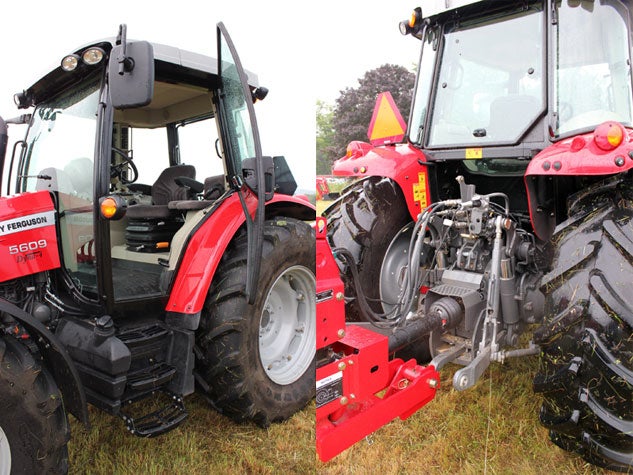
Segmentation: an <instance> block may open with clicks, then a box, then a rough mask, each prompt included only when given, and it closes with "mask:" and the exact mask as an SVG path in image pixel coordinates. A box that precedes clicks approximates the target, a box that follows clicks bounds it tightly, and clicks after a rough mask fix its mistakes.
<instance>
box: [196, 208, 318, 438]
mask: <svg viewBox="0 0 633 475" xmlns="http://www.w3.org/2000/svg"><path fill="white" fill-rule="evenodd" d="M247 251H248V242H247V236H246V234H245V233H243V234H241V235H239V236H238V237H236V238H235V239H234V241H233V242H232V244H231V245H230V246H229V249H227V251H226V253H225V255H224V256H223V258H222V261H221V263H220V265H219V267H218V270H217V271H216V275H215V277H214V281H213V283H212V285H211V288H210V289H209V295H208V297H207V301H206V303H205V306H204V310H203V314H202V318H201V322H200V328H199V330H198V332H197V335H196V356H197V362H196V378H197V381H198V383H199V386H200V387H201V388H202V390H203V392H204V393H205V394H206V396H207V398H208V399H209V401H210V402H211V404H212V405H213V406H214V407H215V408H216V409H218V410H219V411H220V412H221V413H223V414H226V415H227V416H229V417H231V418H232V419H234V420H236V421H238V422H241V421H246V420H252V421H254V422H255V423H257V424H258V425H260V426H262V427H266V426H268V425H269V424H270V423H271V422H278V421H282V420H285V419H287V418H289V417H290V416H292V415H293V414H294V413H295V412H297V411H298V410H300V409H301V408H303V407H304V406H305V405H306V404H307V403H308V402H309V401H310V399H312V398H313V397H314V392H315V351H316V308H315V301H314V296H315V294H316V278H315V259H316V258H315V255H316V248H315V235H314V231H313V230H312V228H311V227H310V226H309V225H308V224H306V223H304V222H302V221H298V220H295V219H292V218H282V217H278V218H276V219H274V220H271V221H266V223H265V224H264V246H263V253H262V261H261V269H260V274H259V282H258V286H257V288H258V292H257V297H256V302H255V303H254V305H248V304H247V302H246V296H245V294H244V291H245V283H246V257H247Z"/></svg>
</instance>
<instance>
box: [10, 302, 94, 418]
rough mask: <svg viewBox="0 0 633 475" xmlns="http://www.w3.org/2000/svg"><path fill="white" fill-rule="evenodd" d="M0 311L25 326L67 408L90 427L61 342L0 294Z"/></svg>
mask: <svg viewBox="0 0 633 475" xmlns="http://www.w3.org/2000/svg"><path fill="white" fill-rule="evenodd" d="M0 312H6V313H8V314H9V315H11V316H12V317H13V318H15V319H16V320H17V321H19V322H20V323H21V324H23V325H24V326H25V327H26V329H27V330H28V331H29V333H30V334H31V337H32V338H33V341H34V342H35V343H37V346H38V347H39V350H40V352H41V353H42V356H43V357H44V364H45V366H46V367H47V369H48V370H49V371H50V372H51V373H52V375H53V378H55V382H56V383H57V386H58V387H59V389H60V391H61V393H62V397H63V398H64V407H65V408H66V411H67V412H70V413H71V414H72V415H73V416H75V417H76V418H77V419H78V420H80V421H81V422H82V423H83V424H84V425H85V426H86V429H89V428H90V422H89V419H88V405H87V402H86V393H85V391H84V387H83V384H82V383H81V380H80V379H79V373H78V372H77V368H76V367H75V364H74V363H73V361H72V359H71V358H70V355H69V354H68V352H67V351H66V349H65V348H64V346H63V345H62V344H61V342H60V341H59V340H58V339H57V337H56V336H55V335H54V334H53V333H52V332H51V331H50V330H49V329H48V328H46V327H45V326H44V325H43V324H42V323H41V322H40V321H39V320H37V319H36V318H35V317H33V316H32V315H29V314H28V313H27V312H25V311H24V310H22V309H21V308H19V307H17V306H15V305H14V304H12V303H11V302H9V301H7V300H5V299H3V298H0Z"/></svg>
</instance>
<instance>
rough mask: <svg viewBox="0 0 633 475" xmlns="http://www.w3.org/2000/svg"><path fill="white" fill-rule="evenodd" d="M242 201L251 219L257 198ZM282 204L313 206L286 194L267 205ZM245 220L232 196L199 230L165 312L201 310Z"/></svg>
mask: <svg viewBox="0 0 633 475" xmlns="http://www.w3.org/2000/svg"><path fill="white" fill-rule="evenodd" d="M244 198H245V202H246V206H247V208H248V211H249V213H250V214H251V216H253V215H254V213H255V210H256V208H257V197H256V196H255V195H254V194H253V193H252V192H250V191H249V190H247V191H246V192H245V193H244ZM281 202H287V203H294V204H297V205H300V206H308V207H312V205H311V204H310V203H309V202H307V201H304V200H302V199H300V198H295V197H292V196H287V195H281V196H280V195H275V196H274V197H273V199H272V200H270V201H268V202H267V203H266V205H271V204H275V203H281ZM245 221H246V218H245V216H244V211H243V210H242V205H241V203H240V199H239V197H238V195H237V193H234V194H232V195H231V196H229V197H228V198H227V199H226V200H224V201H223V202H222V204H221V206H220V207H219V208H218V209H216V210H215V211H214V212H213V214H212V215H211V216H210V217H209V218H208V219H207V220H206V221H205V222H204V223H203V224H202V226H200V228H198V230H197V231H196V232H195V233H194V235H193V236H191V238H190V240H189V243H188V244H187V249H186V250H185V254H184V256H183V258H182V260H181V263H180V266H179V268H178V273H177V275H176V279H175V281H174V285H173V287H172V290H171V293H170V296H169V301H168V302H167V307H166V308H165V310H167V311H168V312H178V313H186V314H193V313H197V312H199V311H200V310H202V306H203V305H204V300H205V298H206V296H207V291H208V290H209V286H210V284H211V280H212V279H213V275H214V274H215V271H216V269H217V267H218V264H219V262H220V259H222V256H223V255H224V252H225V251H226V248H227V247H228V245H229V243H230V242H231V240H232V239H233V237H234V236H235V233H236V232H237V230H238V229H239V228H240V226H242V224H244V222H245Z"/></svg>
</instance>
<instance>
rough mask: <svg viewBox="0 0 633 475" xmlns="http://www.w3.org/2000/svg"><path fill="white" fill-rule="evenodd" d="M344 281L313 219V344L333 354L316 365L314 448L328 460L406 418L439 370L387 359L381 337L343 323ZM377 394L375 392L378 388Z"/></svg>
mask: <svg viewBox="0 0 633 475" xmlns="http://www.w3.org/2000/svg"><path fill="white" fill-rule="evenodd" d="M342 295H343V283H342V281H341V278H340V275H339V270H338V266H337V265H336V262H335V260H334V256H333V255H332V251H331V250H330V247H329V246H328V243H327V240H326V226H325V221H324V220H323V219H319V220H317V348H325V347H329V348H330V349H331V352H330V353H329V354H331V355H336V357H334V358H333V359H332V361H330V362H329V363H327V364H324V365H322V366H320V367H318V368H317V370H316V390H317V391H316V406H317V410H316V419H317V429H316V435H317V453H318V454H319V457H320V459H321V460H323V461H324V462H325V461H327V460H330V459H331V458H332V457H334V456H336V455H337V454H339V453H340V452H342V451H343V450H345V449H347V448H348V447H350V446H351V445H353V444H354V443H356V442H358V441H359V440H360V439H362V438H363V437H365V436H367V435H369V434H371V433H372V432H373V431H375V430H376V429H378V428H379V427H381V426H383V425H385V424H386V423H388V422H389V421H391V420H392V419H394V418H395V417H400V418H401V419H406V418H407V417H409V416H410V415H411V414H413V413H414V412H415V411H417V410H418V409H420V408H421V407H422V406H424V405H425V404H426V403H428V402H429V401H431V400H432V399H433V398H434V397H435V391H436V389H437V388H438V386H439V380H440V379H439V374H438V372H437V371H435V368H434V367H433V366H427V367H423V366H419V365H417V364H416V362H415V360H409V361H407V362H406V363H405V362H403V361H402V360H400V359H394V360H391V361H389V340H388V338H387V337H386V336H383V335H381V334H379V333H376V332H373V331H371V330H368V329H366V328H363V327H360V326H357V325H353V324H352V325H347V326H345V304H344V300H343V298H342ZM385 389H386V392H385V394H384V395H383V396H382V397H378V396H376V394H377V393H380V392H381V391H382V390H385Z"/></svg>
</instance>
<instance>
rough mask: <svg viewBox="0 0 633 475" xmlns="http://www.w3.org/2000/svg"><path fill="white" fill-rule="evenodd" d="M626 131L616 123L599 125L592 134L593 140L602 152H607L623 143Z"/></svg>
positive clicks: (610, 122)
mask: <svg viewBox="0 0 633 475" xmlns="http://www.w3.org/2000/svg"><path fill="white" fill-rule="evenodd" d="M625 135H626V130H624V127H623V126H622V124H620V123H618V122H613V121H609V122H605V123H603V124H600V125H599V126H598V127H597V128H596V130H595V132H594V133H593V140H594V142H595V143H596V145H597V146H598V147H599V148H601V149H602V150H604V151H606V152H609V151H611V150H614V149H616V148H617V147H619V146H620V144H621V143H622V142H623V141H624V137H625Z"/></svg>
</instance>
